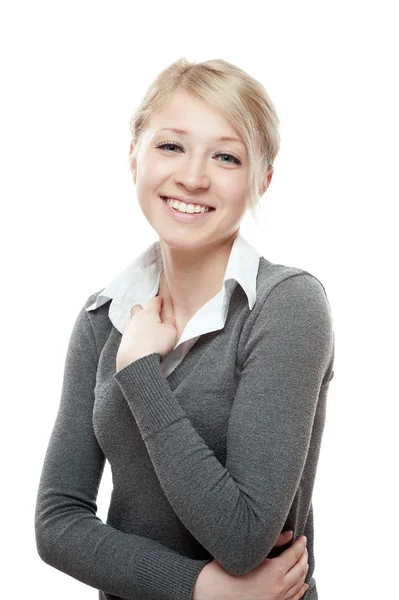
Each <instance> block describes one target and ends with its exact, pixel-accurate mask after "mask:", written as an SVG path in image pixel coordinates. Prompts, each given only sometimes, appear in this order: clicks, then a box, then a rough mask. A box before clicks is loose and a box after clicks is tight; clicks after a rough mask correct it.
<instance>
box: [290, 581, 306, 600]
mask: <svg viewBox="0 0 399 600" xmlns="http://www.w3.org/2000/svg"><path fill="white" fill-rule="evenodd" d="M308 589H309V586H308V584H307V583H304V584H303V585H301V587H300V588H299V590H298V591H297V592H296V593H294V595H293V596H289V597H288V598H286V600H300V598H303V596H304V594H305V592H307V591H308Z"/></svg>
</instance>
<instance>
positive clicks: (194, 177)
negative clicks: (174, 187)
mask: <svg viewBox="0 0 399 600" xmlns="http://www.w3.org/2000/svg"><path fill="white" fill-rule="evenodd" d="M175 182H176V183H181V184H182V185H184V187H186V188H187V189H190V190H195V189H198V188H207V187H208V186H209V174H208V172H207V169H206V166H205V161H203V160H200V159H198V158H197V159H196V158H195V157H193V158H192V159H191V160H190V159H187V161H185V162H184V164H182V165H181V166H180V168H179V169H178V170H177V171H176V174H175Z"/></svg>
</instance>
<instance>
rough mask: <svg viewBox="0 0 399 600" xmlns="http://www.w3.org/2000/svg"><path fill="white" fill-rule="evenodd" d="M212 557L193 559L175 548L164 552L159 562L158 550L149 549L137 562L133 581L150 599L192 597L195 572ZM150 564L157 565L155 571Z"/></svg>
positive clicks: (197, 572) (184, 598) (189, 599)
mask: <svg viewBox="0 0 399 600" xmlns="http://www.w3.org/2000/svg"><path fill="white" fill-rule="evenodd" d="M212 560H213V559H212V558H209V559H206V560H194V559H191V558H188V557H186V556H182V555H181V554H178V553H177V552H176V553H172V552H168V553H165V554H164V555H163V556H162V562H161V561H160V555H159V552H158V551H157V550H155V551H154V552H152V551H150V550H149V551H148V552H146V553H145V554H144V555H143V556H142V557H140V559H139V562H138V564H137V570H136V572H137V576H138V579H137V583H138V585H142V586H143V589H145V591H146V594H148V597H149V598H151V599H152V600H158V599H159V600H165V598H170V600H192V597H193V591H194V587H195V582H196V581H197V578H198V575H199V573H200V571H201V570H202V569H203V568H204V567H205V565H206V564H208V563H209V562H211V561H212ZM154 564H156V565H157V567H156V570H155V571H154ZM140 579H141V581H140Z"/></svg>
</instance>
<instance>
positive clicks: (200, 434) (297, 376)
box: [35, 257, 334, 600]
mask: <svg viewBox="0 0 399 600" xmlns="http://www.w3.org/2000/svg"><path fill="white" fill-rule="evenodd" d="M98 293H99V292H96V293H94V294H92V295H90V296H89V298H88V300H87V301H86V302H85V304H84V306H83V307H82V309H81V310H80V312H79V314H78V316H77V319H76V322H75V325H74V327H73V330H72V334H71V337H70V341H69V346H68V351H67V356H66V361H65V371H64V381H63V387H62V393H61V401H60V406H59V412H58V415H57V419H56V422H55V425H54V429H53V432H52V435H51V439H50V442H49V445H48V449H47V453H46V457H45V461H44V466H43V471H42V476H41V480H40V485H39V491H38V497H37V505H36V519H35V527H36V541H37V548H38V552H39V555H40V557H41V558H42V559H43V560H44V561H45V562H46V563H48V564H50V565H52V566H53V567H55V568H57V569H59V570H61V571H63V572H64V573H67V574H69V575H71V576H72V577H75V578H76V579H78V580H80V581H82V582H84V583H86V584H88V585H90V586H93V587H94V588H96V589H98V590H100V591H99V598H101V599H103V600H105V599H107V600H111V599H113V600H115V599H120V598H124V599H126V600H190V599H191V598H192V593H193V589H194V585H195V581H196V579H197V577H198V574H199V572H200V571H201V569H202V568H203V567H204V566H205V565H206V564H207V563H208V562H210V561H211V560H212V559H213V558H215V559H216V560H217V561H218V562H219V563H220V564H221V565H222V567H223V568H224V569H225V570H226V571H228V572H229V573H231V574H233V575H242V574H245V573H248V572H249V571H251V570H253V569H254V568H255V567H257V566H258V565H259V564H260V563H261V562H262V561H263V560H264V558H265V557H267V556H268V557H270V558H272V557H273V556H277V555H278V554H280V553H281V551H282V550H283V549H284V548H285V547H284V548H283V549H275V550H273V551H271V550H272V547H273V545H274V543H275V541H276V539H277V537H278V535H279V534H280V533H281V532H282V531H285V530H288V529H291V530H293V531H294V540H295V539H297V538H298V537H299V536H300V535H302V534H304V535H306V536H307V539H308V544H307V547H308V552H309V572H308V575H307V578H306V582H307V583H308V584H309V585H310V588H309V590H308V592H307V593H306V594H305V596H304V598H305V599H306V600H316V599H317V591H316V582H315V578H314V577H313V572H314V567H315V560H314V554H313V511H312V491H313V487H314V481H315V476H316V469H317V461H318V457H319V452H320V444H321V439H322V433H323V428H324V422H325V414H326V398H327V392H328V387H329V382H330V381H331V379H332V377H333V375H334V371H333V361H334V332H333V323H332V316H331V311H330V306H329V302H328V300H327V297H326V293H325V290H324V287H323V285H322V284H321V283H320V281H319V280H318V279H317V278H316V277H315V276H313V275H312V274H310V273H309V272H307V271H304V270H302V269H298V268H295V267H288V266H284V265H279V264H275V263H271V262H269V261H268V260H266V259H265V258H264V257H261V258H260V264H259V271H258V275H257V300H256V303H255V305H254V307H253V309H252V311H250V310H249V308H248V302H247V298H246V296H245V294H244V292H243V290H242V288H241V286H239V285H237V286H236V288H235V290H234V292H233V295H232V297H231V300H230V306H229V312H228V317H227V321H226V324H225V327H224V328H223V329H222V330H219V331H214V332H211V333H207V334H204V335H202V336H200V337H199V339H198V340H197V342H196V343H195V344H194V346H193V347H192V349H191V350H190V351H189V353H188V354H187V355H186V357H185V358H184V359H183V361H182V362H181V363H180V364H179V365H178V366H177V367H176V369H175V370H174V371H173V372H172V373H171V374H170V375H169V376H168V377H166V378H165V377H164V376H163V375H162V373H161V368H160V364H161V361H162V356H161V355H160V354H158V353H153V354H150V355H148V356H145V357H142V358H140V359H139V360H136V361H135V362H133V363H131V364H129V365H127V366H126V367H125V368H123V369H121V370H120V371H119V372H118V373H115V370H116V354H117V351H118V347H119V344H120V341H121V334H120V333H119V331H117V330H116V329H115V327H113V325H112V323H111V322H110V320H109V318H108V304H105V305H103V306H101V307H100V308H99V309H97V310H96V311H94V312H87V311H86V308H87V307H88V306H89V305H90V304H92V303H93V302H94V300H95V299H96V297H97V295H98ZM106 459H107V460H108V461H109V463H110V465H111V469H112V477H113V492H112V499H111V503H110V507H109V512H108V517H107V522H106V523H103V522H102V521H101V520H100V519H99V518H98V517H97V516H96V510H97V506H96V497H97V492H98V488H99V485H100V480H101V475H102V472H103V468H104V464H105V460H106ZM286 547H288V546H286Z"/></svg>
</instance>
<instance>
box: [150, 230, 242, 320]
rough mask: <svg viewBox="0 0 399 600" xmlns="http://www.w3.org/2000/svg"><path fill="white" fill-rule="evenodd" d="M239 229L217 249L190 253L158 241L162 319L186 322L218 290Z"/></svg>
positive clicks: (205, 249)
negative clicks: (165, 317) (161, 264)
mask: <svg viewBox="0 0 399 600" xmlns="http://www.w3.org/2000/svg"><path fill="white" fill-rule="evenodd" d="M238 232H239V229H237V231H235V232H234V234H233V235H232V236H230V237H229V238H228V239H227V240H224V241H222V242H220V243H218V244H217V245H212V246H205V247H202V248H198V249H195V250H193V251H192V252H186V251H184V252H183V251H181V250H180V249H177V248H173V247H171V246H168V245H167V244H166V243H165V242H164V241H163V240H161V239H160V246H161V251H162V258H163V265H164V269H163V271H162V272H161V278H160V281H159V291H158V296H162V297H163V299H164V302H163V312H164V316H172V315H173V316H175V317H176V318H178V319H182V320H185V321H187V320H189V319H191V318H192V317H193V316H194V315H195V313H196V312H197V311H198V310H199V309H200V308H201V307H202V306H204V304H206V303H207V302H208V301H209V300H210V299H211V298H213V297H214V296H215V295H216V294H217V293H218V292H219V291H220V290H221V289H222V284H223V279H224V275H225V272H226V268H227V263H228V262H229V257H230V252H231V248H232V246H233V243H234V240H235V238H236V237H237V235H238Z"/></svg>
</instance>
